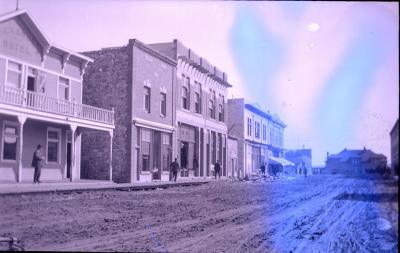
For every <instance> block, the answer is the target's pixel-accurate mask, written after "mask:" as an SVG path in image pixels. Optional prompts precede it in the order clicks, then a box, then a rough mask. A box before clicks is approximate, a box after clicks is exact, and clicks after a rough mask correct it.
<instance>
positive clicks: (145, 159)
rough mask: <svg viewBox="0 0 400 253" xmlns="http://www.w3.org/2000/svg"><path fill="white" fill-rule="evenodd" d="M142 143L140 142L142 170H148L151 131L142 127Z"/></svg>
mask: <svg viewBox="0 0 400 253" xmlns="http://www.w3.org/2000/svg"><path fill="white" fill-rule="evenodd" d="M141 134H142V138H141V139H142V143H141V153H142V159H141V161H142V171H149V170H150V143H151V131H150V130H148V129H142V130H141Z"/></svg>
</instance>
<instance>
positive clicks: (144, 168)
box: [142, 155, 150, 171]
mask: <svg viewBox="0 0 400 253" xmlns="http://www.w3.org/2000/svg"><path fill="white" fill-rule="evenodd" d="M149 161H150V156H149V155H142V171H149V170H150V163H149Z"/></svg>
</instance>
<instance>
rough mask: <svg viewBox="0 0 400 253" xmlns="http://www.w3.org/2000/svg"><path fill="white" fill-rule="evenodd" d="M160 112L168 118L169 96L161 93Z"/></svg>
mask: <svg viewBox="0 0 400 253" xmlns="http://www.w3.org/2000/svg"><path fill="white" fill-rule="evenodd" d="M160 96H161V97H160V107H161V108H160V110H161V115H162V116H166V115H167V94H165V93H163V92H161V93H160Z"/></svg>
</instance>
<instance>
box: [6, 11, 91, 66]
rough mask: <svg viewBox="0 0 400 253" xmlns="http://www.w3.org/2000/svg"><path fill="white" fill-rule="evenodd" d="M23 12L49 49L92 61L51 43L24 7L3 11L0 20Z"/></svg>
mask: <svg viewBox="0 0 400 253" xmlns="http://www.w3.org/2000/svg"><path fill="white" fill-rule="evenodd" d="M23 14H25V15H27V16H28V18H29V19H30V20H31V21H32V23H33V25H34V26H36V28H37V30H39V32H40V34H41V35H42V36H43V38H44V39H45V40H46V42H47V43H48V44H49V49H50V48H52V47H53V48H56V49H58V50H60V51H63V52H65V53H67V54H69V55H74V56H76V57H78V58H81V59H83V60H85V61H87V62H93V59H92V58H90V57H87V56H85V55H83V54H80V53H76V52H73V51H71V50H69V49H66V48H64V47H61V46H58V45H56V44H54V43H52V42H51V40H49V38H48V37H47V36H46V34H45V33H44V32H43V29H41V28H40V26H39V25H38V23H37V22H36V21H35V19H34V18H33V17H32V15H30V13H29V12H28V11H27V10H25V9H20V10H16V11H12V12H8V13H5V14H3V15H1V16H0V22H2V21H5V20H8V19H11V18H14V17H17V16H20V15H23Z"/></svg>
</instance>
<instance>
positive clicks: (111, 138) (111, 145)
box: [108, 130, 114, 182]
mask: <svg viewBox="0 0 400 253" xmlns="http://www.w3.org/2000/svg"><path fill="white" fill-rule="evenodd" d="M108 133H109V135H110V178H109V180H110V181H111V182H112V181H113V180H112V175H113V169H112V156H113V152H112V151H113V139H114V138H113V137H114V131H112V130H111V131H109V132H108Z"/></svg>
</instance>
